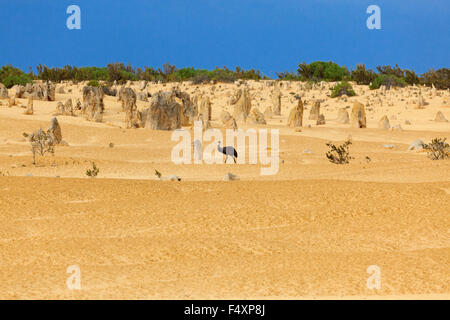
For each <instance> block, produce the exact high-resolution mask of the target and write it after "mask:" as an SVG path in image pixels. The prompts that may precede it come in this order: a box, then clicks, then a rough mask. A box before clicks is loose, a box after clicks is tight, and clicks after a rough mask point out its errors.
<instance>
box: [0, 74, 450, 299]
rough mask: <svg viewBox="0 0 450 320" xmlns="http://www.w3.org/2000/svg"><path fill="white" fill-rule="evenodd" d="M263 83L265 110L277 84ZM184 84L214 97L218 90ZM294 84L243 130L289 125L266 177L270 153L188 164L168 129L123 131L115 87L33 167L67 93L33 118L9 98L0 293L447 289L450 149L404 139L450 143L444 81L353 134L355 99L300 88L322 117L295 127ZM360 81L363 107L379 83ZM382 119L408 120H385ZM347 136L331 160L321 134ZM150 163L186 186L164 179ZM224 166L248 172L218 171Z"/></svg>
mask: <svg viewBox="0 0 450 320" xmlns="http://www.w3.org/2000/svg"><path fill="white" fill-rule="evenodd" d="M252 85H253V86H254V87H255V88H254V89H253V90H252V91H251V92H252V94H253V95H254V99H253V102H254V105H256V102H257V103H258V104H259V106H258V108H259V109H260V111H261V112H263V111H264V109H265V107H266V106H268V105H270V103H271V102H270V101H271V99H270V90H271V89H270V88H268V87H264V86H263V85H261V84H260V83H252ZM169 86H170V85H167V86H166V87H165V88H164V87H163V86H162V85H153V86H151V90H150V91H151V92H152V93H153V92H156V91H158V90H161V89H167V87H169ZM182 86H184V88H185V89H186V90H188V91H189V92H191V93H192V92H193V91H194V90H197V91H204V92H207V93H211V91H210V87H211V85H203V86H198V89H196V86H190V85H187V84H183V85H182ZM295 86H296V84H292V86H291V88H284V89H282V92H283V98H282V116H281V117H274V118H273V119H268V125H267V126H253V125H249V124H247V125H240V127H241V128H244V129H245V128H249V127H254V128H263V127H269V128H279V129H280V159H281V160H284V163H280V170H279V172H278V174H277V175H274V176H261V175H260V168H261V166H260V165H259V164H257V165H250V164H242V165H232V164H223V165H206V164H204V165H178V166H177V165H175V164H173V163H172V162H171V158H170V152H171V149H172V147H173V146H174V145H175V144H176V142H172V141H171V140H170V136H171V133H170V132H164V131H151V130H147V129H137V130H131V129H129V130H126V129H123V128H121V127H123V126H124V122H123V121H124V118H125V115H124V113H123V112H120V105H119V104H118V103H117V101H116V98H114V97H106V98H105V106H106V113H105V116H104V123H101V124H98V123H91V122H87V121H86V120H84V119H83V118H82V117H68V116H59V117H58V120H59V122H60V124H61V127H62V133H63V138H64V140H66V141H67V142H68V143H69V146H67V147H57V148H56V153H55V156H54V157H52V156H46V157H44V158H41V157H38V163H37V165H36V166H34V165H33V164H32V156H31V152H30V147H29V144H28V142H26V140H25V138H23V136H22V133H23V132H31V131H32V130H35V129H37V128H39V126H42V127H43V128H47V127H48V125H49V121H50V119H51V117H52V113H53V112H54V111H55V109H56V103H57V102H42V101H34V110H35V114H34V115H32V116H27V115H23V114H22V113H23V111H24V109H22V108H19V107H17V106H16V107H13V108H7V107H6V106H0V175H1V176H0V283H1V285H0V298H2V299H30V298H37V299H52V298H56V299H60V298H62V299H75V298H82V299H95V298H107V299H119V298H120V299H134V298H137V299H228V298H230V299H253V298H254V299H305V298H312V299H330V298H331V299H333V298H338V299H339V298H341V299H352V298H357V299H409V298H417V299H448V298H449V297H450V288H449V284H450V271H449V270H450V268H449V265H450V232H449V230H450V228H449V227H450V160H442V161H432V160H430V159H429V158H427V157H426V153H423V152H419V153H417V152H413V151H408V150H407V148H408V145H409V144H410V143H411V142H412V141H414V140H415V139H417V138H420V139H422V140H424V141H425V142H428V141H430V140H431V139H432V138H434V137H447V138H448V139H450V124H449V123H436V122H434V121H431V120H433V119H434V115H435V114H436V112H437V111H439V110H440V111H442V112H443V113H444V115H445V116H446V117H447V119H450V113H449V112H450V109H449V108H448V107H447V108H446V107H445V106H446V105H447V104H448V102H449V101H450V97H449V94H448V92H442V91H441V92H440V96H438V95H434V96H433V95H431V91H430V92H428V91H426V90H425V89H423V94H424V98H425V100H426V101H427V102H429V105H427V106H426V107H425V109H423V110H418V109H414V106H415V105H414V104H411V103H408V104H406V102H408V101H409V100H414V97H413V96H410V97H408V95H409V93H408V90H409V89H403V90H396V91H391V92H389V91H388V95H389V96H387V97H382V99H383V100H384V101H383V102H384V103H383V106H380V105H376V106H372V107H371V108H372V110H367V109H366V112H367V115H368V128H367V129H350V128H349V125H340V124H337V123H336V122H335V121H334V119H335V118H336V116H337V110H338V108H340V107H345V106H346V105H350V106H351V105H352V101H353V100H352V99H353V98H351V99H348V100H347V102H344V101H342V100H340V101H337V100H336V99H330V98H328V97H326V94H327V93H329V91H327V90H323V91H322V92H320V90H311V91H308V92H305V91H303V96H304V100H307V104H306V106H307V110H305V115H304V117H305V119H306V120H305V121H304V125H305V126H307V125H308V124H311V125H312V126H311V127H310V128H307V127H304V128H302V131H301V132H296V131H295V129H294V128H287V127H286V120H287V116H288V113H289V110H290V109H291V108H292V107H294V106H295V105H296V101H295V100H294V99H291V98H290V96H292V95H291V94H290V92H291V91H295V92H297V91H299V90H297V89H296V87H295ZM235 87H236V86H235V85H232V84H229V85H222V88H218V85H216V90H215V91H214V94H211V98H212V99H211V101H212V108H213V121H212V124H213V126H215V127H218V128H220V127H221V125H220V123H219V120H218V119H219V114H220V112H221V111H222V110H223V109H226V110H228V111H232V109H231V108H230V106H229V105H228V98H229V93H231V92H233V90H234V89H235ZM70 88H72V90H73V93H72V94H57V100H58V101H64V100H65V99H67V98H69V97H80V92H79V90H80V89H81V86H80V87H79V88H77V86H76V85H75V86H71V87H70ZM223 88H225V90H224V91H221V90H222V89H223ZM66 90H67V89H66ZM362 90H364V92H365V93H364V94H362ZM356 91H357V93H359V96H358V97H356V99H358V100H360V101H361V102H363V103H365V98H366V97H369V96H371V95H374V94H376V93H377V92H378V90H377V91H369V90H368V89H367V87H363V86H357V87H356ZM12 94H13V93H12V91H10V95H12ZM428 94H430V96H429V95H428ZM313 96H314V98H322V99H326V100H325V102H323V103H322V108H321V113H324V115H325V118H326V119H327V124H326V125H324V126H319V127H317V126H315V125H314V122H313V121H309V120H307V118H308V115H309V110H310V108H311V106H312V100H313ZM261 98H262V99H263V100H261ZM402 99H403V101H402ZM19 101H20V102H21V103H22V104H23V105H26V99H19ZM308 101H311V103H308ZM387 103H392V104H393V105H392V106H388V105H387ZM138 105H139V108H143V107H145V106H147V105H148V103H144V102H139V103H138ZM324 105H327V106H326V107H325V106H324ZM384 114H387V115H388V117H389V119H390V122H391V125H395V124H401V125H402V127H403V129H404V131H389V130H388V131H385V130H380V129H377V122H378V120H379V119H380V118H381V117H382V116H383V115H384ZM392 115H396V116H397V119H398V120H391V117H392ZM406 119H407V120H409V121H410V122H411V123H412V124H411V125H405V124H404V120H406ZM348 136H351V138H352V140H353V144H352V146H351V147H350V148H351V149H350V150H351V155H352V156H353V157H354V158H355V159H354V160H353V161H352V162H351V163H350V164H348V165H342V166H339V165H334V164H332V163H330V162H328V161H327V159H326V158H325V156H324V154H325V152H326V151H327V150H328V148H327V147H326V146H325V143H326V142H327V141H330V140H331V141H336V142H339V141H343V140H345V139H346V138H347V137H348ZM110 143H113V144H114V147H113V148H110V147H109V144H110ZM384 144H395V145H396V148H395V149H386V148H384V147H383V145H384ZM305 149H310V150H311V151H312V154H304V153H303V151H304V150H305ZM366 157H369V158H370V159H371V160H370V161H367V160H366ZM91 162H95V163H96V165H97V166H98V167H99V168H100V173H99V176H98V177H97V178H95V179H91V178H87V177H86V175H85V171H86V169H87V168H89V167H90V165H91ZM155 169H157V170H158V171H160V172H162V173H163V175H170V174H176V175H178V176H180V177H181V178H182V181H181V182H166V181H158V180H156V177H155V175H154V170H155ZM227 172H232V173H234V174H236V175H238V176H239V177H240V179H241V181H233V182H224V181H221V180H222V178H223V176H224V175H225V174H226V173H227ZM27 175H28V176H27ZM30 175H32V176H30ZM70 265H77V266H79V267H80V270H81V290H79V291H77V290H74V291H72V290H68V289H67V287H66V279H67V278H68V277H69V274H67V273H66V269H67V267H68V266H70ZM370 265H377V266H378V267H380V269H381V289H379V290H376V289H375V290H370V289H368V288H367V285H366V282H367V278H368V277H369V274H367V273H366V269H367V267H368V266H370Z"/></svg>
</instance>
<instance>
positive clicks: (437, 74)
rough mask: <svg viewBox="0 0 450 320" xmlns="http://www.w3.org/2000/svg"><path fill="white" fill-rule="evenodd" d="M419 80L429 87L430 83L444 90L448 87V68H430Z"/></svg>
mask: <svg viewBox="0 0 450 320" xmlns="http://www.w3.org/2000/svg"><path fill="white" fill-rule="evenodd" d="M420 82H421V83H422V84H424V85H426V86H429V87H431V85H432V84H434V86H435V87H436V89H441V90H446V89H449V88H450V69H447V68H442V69H438V70H436V71H435V70H433V69H432V70H430V71H428V72H426V73H424V74H422V77H421V79H420Z"/></svg>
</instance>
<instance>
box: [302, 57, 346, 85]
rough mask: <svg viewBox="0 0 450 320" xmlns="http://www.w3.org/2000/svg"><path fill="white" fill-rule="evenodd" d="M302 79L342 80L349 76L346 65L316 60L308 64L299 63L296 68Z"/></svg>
mask: <svg viewBox="0 0 450 320" xmlns="http://www.w3.org/2000/svg"><path fill="white" fill-rule="evenodd" d="M297 71H298V73H299V75H300V77H301V79H302V80H303V81H307V80H311V81H322V80H324V81H342V80H346V79H347V78H348V76H349V73H348V70H347V68H346V67H341V66H339V65H337V64H336V63H334V62H332V61H330V62H323V61H316V62H313V63H310V64H306V63H304V62H303V63H300V64H299V65H298V69H297Z"/></svg>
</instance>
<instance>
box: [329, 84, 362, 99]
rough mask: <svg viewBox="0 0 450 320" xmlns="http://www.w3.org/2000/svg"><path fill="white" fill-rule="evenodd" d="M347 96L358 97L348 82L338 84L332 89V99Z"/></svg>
mask: <svg viewBox="0 0 450 320" xmlns="http://www.w3.org/2000/svg"><path fill="white" fill-rule="evenodd" d="M344 94H346V95H347V96H349V97H353V96H356V93H355V91H354V90H353V87H352V85H351V84H350V83H348V82H347V81H342V82H339V83H337V84H336V85H335V86H334V87H333V88H331V97H332V98H336V97H340V96H342V95H344Z"/></svg>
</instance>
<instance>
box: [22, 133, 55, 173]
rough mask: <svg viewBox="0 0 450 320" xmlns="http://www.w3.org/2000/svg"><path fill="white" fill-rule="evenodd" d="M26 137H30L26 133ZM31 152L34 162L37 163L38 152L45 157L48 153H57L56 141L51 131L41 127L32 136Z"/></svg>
mask: <svg viewBox="0 0 450 320" xmlns="http://www.w3.org/2000/svg"><path fill="white" fill-rule="evenodd" d="M24 136H25V137H28V135H27V134H26V133H24ZM29 138H30V144H31V152H32V153H33V164H36V154H38V155H40V156H41V157H43V156H44V155H45V154H46V153H51V154H52V155H53V154H55V142H54V140H53V137H52V135H51V134H50V132H45V131H44V130H42V129H39V130H37V131H35V132H33V133H32V134H31V135H30V136H29Z"/></svg>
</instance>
